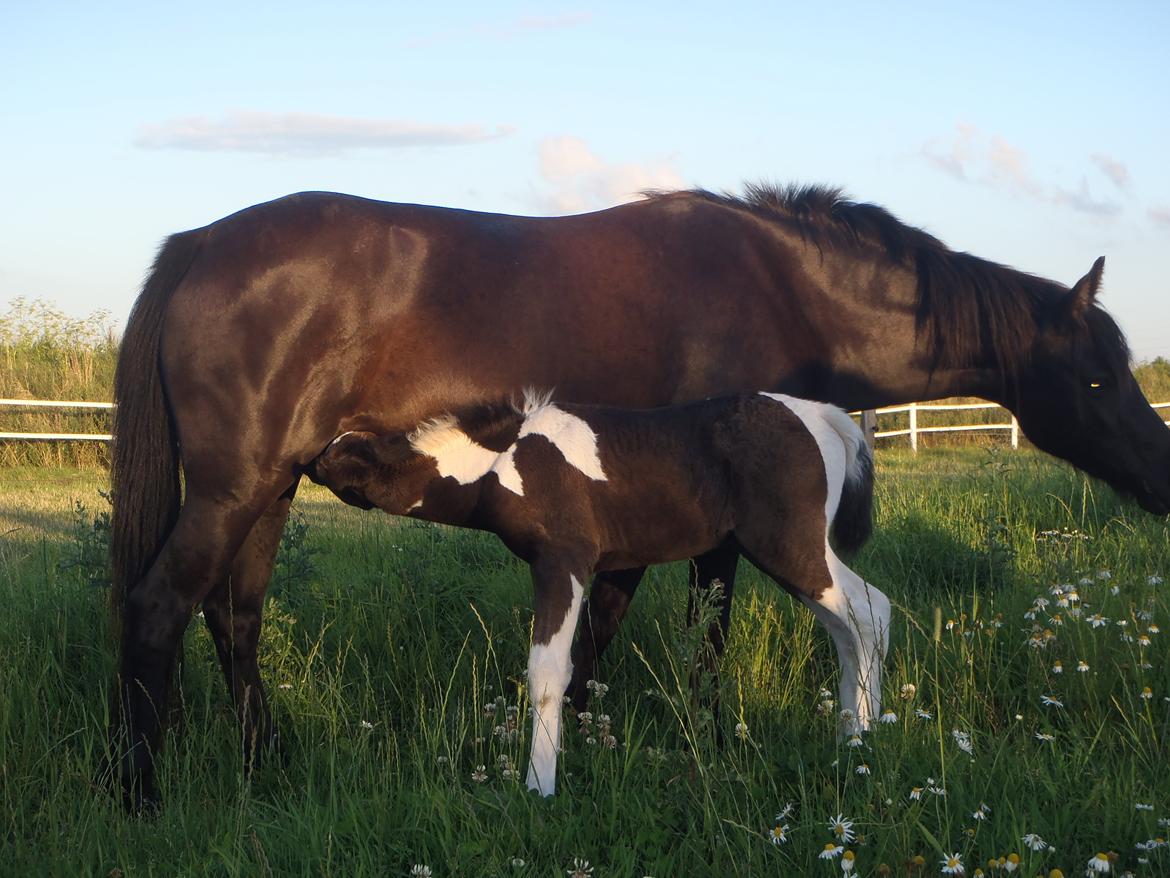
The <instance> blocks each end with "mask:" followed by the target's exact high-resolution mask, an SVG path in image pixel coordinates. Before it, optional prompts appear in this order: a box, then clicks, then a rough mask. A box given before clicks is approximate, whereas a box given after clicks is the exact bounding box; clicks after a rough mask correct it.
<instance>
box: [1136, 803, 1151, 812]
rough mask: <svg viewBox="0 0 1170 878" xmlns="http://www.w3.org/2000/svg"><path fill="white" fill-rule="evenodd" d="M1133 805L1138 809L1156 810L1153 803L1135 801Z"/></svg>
mask: <svg viewBox="0 0 1170 878" xmlns="http://www.w3.org/2000/svg"><path fill="white" fill-rule="evenodd" d="M1133 807H1134V809H1135V810H1137V811H1153V810H1154V806H1153V805H1147V804H1145V803H1144V802H1135V803H1134V806H1133Z"/></svg>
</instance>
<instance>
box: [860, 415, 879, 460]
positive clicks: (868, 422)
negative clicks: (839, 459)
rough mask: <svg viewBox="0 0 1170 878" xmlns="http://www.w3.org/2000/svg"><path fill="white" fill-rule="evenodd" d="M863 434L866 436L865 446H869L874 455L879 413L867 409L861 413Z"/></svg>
mask: <svg viewBox="0 0 1170 878" xmlns="http://www.w3.org/2000/svg"><path fill="white" fill-rule="evenodd" d="M861 432H862V433H864V434H865V444H866V445H868V446H869V451H870V454H873V446H874V443H875V442H876V441H877V439H876V437H875V436H874V435H873V434H874V433H876V432H877V412H875V411H874V410H873V409H865V410H864V411H863V412H862V413H861Z"/></svg>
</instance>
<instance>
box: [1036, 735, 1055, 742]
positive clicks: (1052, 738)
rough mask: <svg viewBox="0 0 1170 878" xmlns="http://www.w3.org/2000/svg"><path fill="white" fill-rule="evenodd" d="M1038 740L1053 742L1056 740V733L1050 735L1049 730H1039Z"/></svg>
mask: <svg viewBox="0 0 1170 878" xmlns="http://www.w3.org/2000/svg"><path fill="white" fill-rule="evenodd" d="M1036 740H1037V741H1043V742H1044V743H1045V744H1051V743H1052V742H1053V741H1055V740H1056V735H1050V734H1048V732H1037V733H1036Z"/></svg>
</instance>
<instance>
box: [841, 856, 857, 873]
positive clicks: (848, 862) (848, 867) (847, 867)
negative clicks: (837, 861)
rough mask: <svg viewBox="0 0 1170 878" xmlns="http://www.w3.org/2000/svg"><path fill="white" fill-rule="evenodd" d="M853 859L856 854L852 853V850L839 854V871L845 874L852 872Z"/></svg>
mask: <svg viewBox="0 0 1170 878" xmlns="http://www.w3.org/2000/svg"><path fill="white" fill-rule="evenodd" d="M855 859H857V855H856V854H855V853H853V851H845V853H844V854H842V855H841V871H842V872H844V873H845V874H849V873H850V872H852V871H853V866H854V865H855V863H854V860H855Z"/></svg>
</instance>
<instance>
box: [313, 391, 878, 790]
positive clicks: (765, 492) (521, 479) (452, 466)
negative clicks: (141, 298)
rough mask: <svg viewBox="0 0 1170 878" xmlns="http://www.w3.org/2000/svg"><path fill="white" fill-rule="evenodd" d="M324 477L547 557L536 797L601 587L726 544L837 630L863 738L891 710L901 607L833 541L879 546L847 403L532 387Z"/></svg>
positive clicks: (335, 452)
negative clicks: (885, 672) (894, 635)
mask: <svg viewBox="0 0 1170 878" xmlns="http://www.w3.org/2000/svg"><path fill="white" fill-rule="evenodd" d="M307 474H308V475H309V477H310V478H311V479H313V481H315V482H319V483H320V484H323V485H325V486H327V487H328V488H330V489H331V490H332V491H333V492H334V493H336V494H337V495H338V496H339V497H340V498H341V499H342V500H344V501H346V502H347V503H351V504H353V505H355V506H361V507H364V508H367V509H370V508H373V507H375V506H376V507H378V508H380V509H383V510H385V511H386V512H390V513H393V514H397V515H410V516H412V517H415V518H422V519H427V520H429V521H436V522H441V523H443V524H452V525H460V526H464V527H473V528H479V529H481V530H489V531H492V532H493V533H495V534H496V535H497V536H499V537H500V539H502V540H503V541H504V544H505V545H506V546H507V547H508V548H509V549H510V550H511V551H512V552H514V553H515V554H517V555H518V556H520V557H521V558H523V559H524V560H525V561H527V562H528V563H529V565H530V566H531V570H532V583H533V588H534V590H535V603H534V607H535V610H534V613H535V618H534V621H533V628H532V648H531V652H530V654H529V659H528V684H529V696H530V700H531V702H532V705H533V728H532V758H531V761H530V763H529V768H528V787H529V789H536V790H539V791H540V792H541V793H542V794H543V795H551V794H552V793H553V791H554V789H555V786H556V761H557V750H558V748H559V744H560V731H561V706H562V699H563V696H564V694H565V689H566V687H567V686H568V683H569V677H570V674H571V672H572V664H571V662H570V659H569V650H570V646H571V643H572V639H573V631H574V629H575V628H576V626H577V615H578V611H579V610H580V608H581V599H582V594H583V592H584V585H583V583H585V582H587V581H588V580H589V577H590V576H591V575H592V574H593V573H596V572H598V571H601V570H623V569H627V568H631V567H643V566H646V565H649V564H658V563H662V562H666V561H677V560H681V559H684V558H691V557H694V556H696V555H699V554H701V553H703V552H706V551H708V550H710V549H713V548H715V547H716V546H718V545H720V544H722V543H723V542H724V541H726V540H734V541H735V544H736V545H737V546H738V547H739V548H740V550H741V551H742V552H743V553H744V555H745V556H746V557H747V558H748V559H749V560H751V562H752V563H753V564H755V565H756V566H757V567H759V568H760V569H761V570H762V571H764V572H765V573H767V574H768V575H769V576H771V577H772V578H773V579H774V580H776V582H778V583H779V584H780V585H781V586H783V587H784V588H785V589H786V590H787V591H789V592H790V593H792V594H793V595H795V596H796V597H797V598H798V599H799V600H801V601H802V602H803V603H805V604H806V605H807V606H809V607H810V608H811V609H812V611H813V612H814V613H815V614H816V616H817V618H818V619H820V620H821V622H822V623H823V624H824V625H825V627H826V628H828V629H829V633H830V634H831V635H832V637H833V640H834V642H835V643H836V646H837V654H838V657H839V660H840V663H841V706H842V708H848V709H849V710H851V711H852V714H851V715H850V714H845V716H851V719H850V720H848V722H849V728H847V729H846V731H849V732H853V731H857V730H860V729H865V728H867V727H868V725H869V723H870V722H871V720H872V718H873V717H874V716H876V715H877V711H878V705H879V698H880V683H881V663H882V658H883V656H884V654H885V644H886V629H887V627H888V625H889V616H890V609H889V607H890V605H889V601H888V600H887V599H886V597H885V595H883V594H882V593H881V592H880V591H878V590H877V589H875V588H873V587H872V586H870V585H868V584H867V583H865V582H864V581H863V580H862V579H861V577H859V576H858V575H857V574H855V573H854V572H853V571H852V570H850V569H849V568H848V567H846V566H845V565H844V564H843V563H842V562H841V561H840V560H839V559H838V557H837V555H836V553H835V551H834V549H833V548H832V547H831V546H830V544H829V537H830V533H831V534H832V537H833V541H834V542H835V544H836V546H837V548H838V549H841V550H842V551H853V550H855V549H857V548H859V547H860V546H861V544H862V543H863V542H864V541H865V539H866V538H867V537H868V536H869V530H870V513H871V505H872V503H871V501H872V496H873V493H872V489H873V472H872V460H871V458H870V455H869V450H868V448H867V447H866V445H865V442H864V438H863V436H862V433H861V431H860V429H858V427H857V426H856V425H855V424H854V423H853V420H852V419H851V418H850V417H849V416H848V415H847V414H845V413H844V412H843V411H841V410H840V409H838V408H835V407H833V406H829V405H825V404H823V403H816V402H808V401H805V400H801V399H795V398H793V397H789V396H783V395H781V394H772V393H760V394H752V395H742V396H733V397H722V398H718V399H709V400H705V401H703V402H697V403H691V404H689V405H682V406H677V407H672V408H661V409H651V410H644V411H631V410H625V409H615V408H603V407H598V406H584V405H559V404H553V403H552V402H550V401H549V399H548V398H547V397H545V398H537V397H536V396H534V395H533V394H532V393H529V394H526V396H525V400H524V403H523V405H522V406H514V405H495V406H482V407H479V408H475V409H471V410H469V411H466V412H460V413H458V414H452V415H447V416H444V417H442V418H439V419H437V420H434V421H430V422H428V423H426V424H423V425H422V426H421V427H419V428H418V429H416V430H415V431H414V432H412V433H409V434H391V435H375V434H372V433H347V434H343V435H342V436H340V437H339V438H338V439H336V440H334V442H333V443H332V444H331V445H330V446H329V447H328V448H327V449H326V450H325V451H324V452H323V453H322V454H321V456H320V457H318V458H317V459H316V460H315V461H314V462H313V463H312V464H311V466H310V468H309V469H308V471H307ZM647 510H654V511H653V513H649V514H648V512H647Z"/></svg>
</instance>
